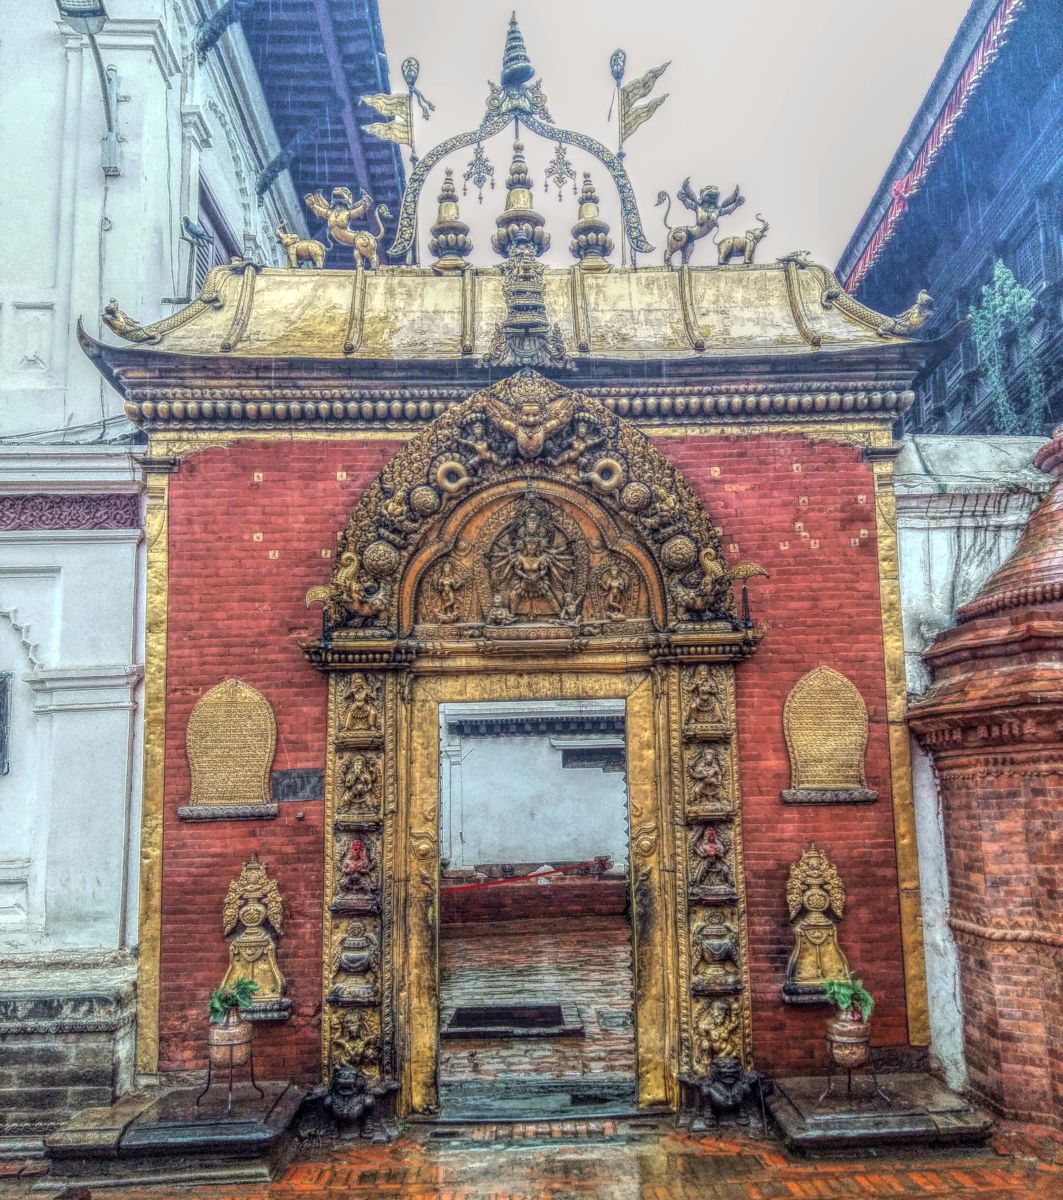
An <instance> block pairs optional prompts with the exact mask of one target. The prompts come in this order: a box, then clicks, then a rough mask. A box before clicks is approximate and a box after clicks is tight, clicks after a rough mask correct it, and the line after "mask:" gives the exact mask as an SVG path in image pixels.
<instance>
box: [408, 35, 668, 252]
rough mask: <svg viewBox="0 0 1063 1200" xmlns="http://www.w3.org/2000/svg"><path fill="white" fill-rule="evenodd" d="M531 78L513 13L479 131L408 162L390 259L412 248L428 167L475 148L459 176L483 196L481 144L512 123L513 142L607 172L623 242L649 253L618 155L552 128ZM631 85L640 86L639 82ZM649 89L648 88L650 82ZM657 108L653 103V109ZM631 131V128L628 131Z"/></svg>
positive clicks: (487, 172) (539, 87)
mask: <svg viewBox="0 0 1063 1200" xmlns="http://www.w3.org/2000/svg"><path fill="white" fill-rule="evenodd" d="M666 65H667V64H666ZM662 70H663V68H655V69H654V71H653V72H650V74H651V75H653V76H654V79H656V78H657V76H658V75H659V74H660V72H661V71H662ZM534 76H535V69H534V67H533V66H532V64H531V59H530V58H529V56H528V50H527V47H526V45H525V43H524V36H523V34H522V33H521V30H520V26H519V24H518V22H517V17H516V14H515V13H514V14H513V16H512V17H510V20H509V25H508V27H507V30H506V43H505V48H504V51H503V54H502V71H501V74H500V80H501V82H500V83H489V85H488V86H489V88H490V93H489V95H488V97H487V103H486V110H485V112H484V116H483V119H482V121H481V122H480V125H479V127H478V128H476V129H471V130H468V131H467V132H465V133H459V134H455V135H454V136H453V137H449V138H445V139H444V140H443V141H442V142H440V143H439V145H438V146H435V147H433V148H432V149H431V150H429V151H428V152H427V153H426V154H425V155H424V156H423V157H422V158H420V159H418V160H417V161H416V162H413V163H411V171H410V176H409V179H408V180H407V183H406V190H405V192H404V193H403V197H402V207H401V209H400V211H399V217H398V224H397V227H396V231H395V239H394V241H393V242H392V244H391V246H390V247H389V248H388V255H389V257H390V258H392V259H393V260H398V259H401V258H403V257H404V256H405V255H406V254H407V253H408V252H409V251H410V250H411V249H412V247H413V244H414V241H415V240H416V236H417V205H418V201H419V200H420V196H421V191H422V189H423V187H424V184H425V182H426V180H427V178H428V176H429V174H430V173H431V171H432V170H433V168H435V167H436V166H438V165H439V164H440V163H441V162H442V160H443V159H445V158H446V157H447V156H448V155H450V154H453V153H454V152H455V151H457V150H463V149H464V148H465V147H467V146H475V147H476V153H475V155H474V158H473V161H472V163H471V164H470V166H469V169H468V170H467V171H466V172H465V175H464V178H465V180H466V182H469V181H471V182H472V183H473V185H474V186H475V187H476V188H477V189H478V190H479V192H480V193H481V196H482V192H483V184H484V183H485V182H487V180H488V179H489V178H490V177H491V175H492V171H491V170H490V169H488V168H489V167H490V164H489V163H487V159H486V156H485V154H484V152H483V143H484V142H485V141H487V140H488V139H489V138H492V137H494V136H495V135H496V134H499V133H501V132H503V130H505V129H506V127H507V126H508V125H509V124H510V122H511V121H512V122H513V124H514V127H515V137H516V139H517V140H518V141H519V140H520V137H521V134H522V133H524V132H528V133H533V134H535V135H536V136H537V137H541V138H543V139H544V140H546V141H549V142H553V143H555V144H556V145H560V146H561V147H565V146H572V147H575V148H576V149H578V150H583V151H584V152H585V153H587V154H590V155H592V156H593V157H594V158H596V159H597V160H598V161H599V162H600V163H601V164H602V165H603V166H604V167H605V169H606V170H607V171H608V172H609V175H610V177H611V178H612V180H613V184H614V185H615V187H616V190H617V194H618V196H619V199H620V211H621V216H622V218H623V226H624V238H625V243H626V244H627V245H629V246H630V247H631V249H632V251H634V252H637V253H642V254H648V253H649V252H650V251H651V250H653V246H652V245H651V244H650V242H648V241H647V240H646V235H645V233H644V232H643V228H642V218H641V217H640V215H639V210H638V203H637V201H636V199H635V192H634V189H633V188H632V186H631V180H630V179H629V177H628V174H627V171H626V169H625V168H624V164H623V161H622V159H621V157H620V156H619V155H617V154H615V153H614V152H613V151H612V150H610V149H608V147H606V146H604V145H603V144H602V143H601V142H599V141H598V140H597V139H595V138H592V137H588V136H587V135H586V134H583V133H579V132H576V131H574V130H570V129H564V128H562V127H561V126H559V125H556V124H555V123H554V120H553V117H552V116H551V115H550V111H549V109H548V107H547V102H546V95H545V94H544V92H543V90H542V84H541V81H540V80H537V79H534ZM533 79H534V82H533ZM636 82H637V83H639V84H641V83H642V81H641V80H639V81H636ZM650 86H652V82H651V84H650ZM647 90H648V89H647ZM656 107H657V106H656V104H654V108H656ZM648 115H649V114H647V116H648ZM642 119H645V118H642ZM639 123H641V121H640V122H639ZM633 131H634V126H632V128H631V130H630V132H633ZM492 182H493V180H492Z"/></svg>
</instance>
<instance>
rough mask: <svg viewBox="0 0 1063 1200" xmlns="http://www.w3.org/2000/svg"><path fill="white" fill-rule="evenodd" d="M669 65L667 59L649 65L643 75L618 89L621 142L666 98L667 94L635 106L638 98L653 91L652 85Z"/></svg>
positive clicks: (646, 119)
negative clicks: (638, 106) (660, 62)
mask: <svg viewBox="0 0 1063 1200" xmlns="http://www.w3.org/2000/svg"><path fill="white" fill-rule="evenodd" d="M670 65H671V64H670V61H669V62H666V63H663V64H662V65H661V66H659V67H651V68H650V69H649V70H648V71H647V72H646V74H645V75H640V76H639V77H638V79H632V81H631V82H630V83H626V84H624V86H623V87H622V88H621V89H620V141H621V143H623V142H624V141H626V140H627V139H628V138H629V137H630V136H631V135H632V134H633V133H634V132H635V130H636V129H638V127H639V126H640V125H641V124H643V122H645V121H648V120H649V119H650V117H652V116H653V114H654V113H655V112H656V111H657V109H659V108H660V107H661V105H662V104H663V103H664V102H665V100H667V99H668V97H667V96H660V97H658V98H657V99H656V100H651V101H650V103H649V104H644V105H643V106H642V107H641V108H636V107H635V106H636V104H637V103H638V101H639V100H643V99H645V98H646V97H647V96H648V95H649V94H650V92H652V91H653V85H654V84H655V83H656V82H657V80H658V79H660V77H661V76H662V75H663V74H664V73H665V71H667V70H668V67H669V66H670Z"/></svg>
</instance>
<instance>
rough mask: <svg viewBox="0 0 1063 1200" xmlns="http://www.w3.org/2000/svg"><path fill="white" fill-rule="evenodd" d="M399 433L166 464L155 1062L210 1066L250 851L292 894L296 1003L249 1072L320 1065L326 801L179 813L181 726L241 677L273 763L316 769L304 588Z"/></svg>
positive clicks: (319, 576) (270, 445)
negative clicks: (208, 1035)
mask: <svg viewBox="0 0 1063 1200" xmlns="http://www.w3.org/2000/svg"><path fill="white" fill-rule="evenodd" d="M397 445H398V444H397V443H396V442H395V441H388V440H378V441H374V442H363V443H351V442H329V441H320V442H298V441H293V442H288V441H284V442H280V441H271V442H255V441H247V442H241V443H238V444H236V445H234V446H231V447H229V448H227V449H218V450H209V451H205V452H204V453H202V454H197V455H194V456H193V457H191V458H189V459H187V460H185V461H184V462H183V463H182V464H181V468H180V470H179V471H177V472H176V474H174V475H173V476H172V477H171V480H170V552H169V558H170V585H169V591H170V604H169V625H168V636H167V642H168V651H167V667H166V674H167V678H166V685H167V737H166V803H165V818H164V827H163V828H164V834H163V837H164V851H163V853H164V868H163V869H164V880H163V936H162V964H161V975H162V994H161V1012H160V1054H159V1067H160V1070H163V1071H170V1070H181V1069H188V1068H191V1067H205V1066H206V1050H205V1032H204V1022H205V1020H206V1017H205V1015H204V1014H205V1005H206V1002H207V997H208V995H209V993H210V991H211V990H212V989H213V988H215V987H217V985H218V983H219V982H220V981H221V978H222V976H223V975H224V973H225V969H226V965H227V962H228V955H227V950H226V943H225V941H224V940H223V938H222V936H221V905H222V902H223V900H224V899H225V892H226V889H227V888H228V886H229V882H230V880H231V879H232V878H233V877H234V876H235V875H236V873H237V871H238V870H239V867H240V864H241V863H242V862H243V861H244V860H245V859H246V858H247V856H248V854H249V853H250V852H251V851H252V850H258V852H259V855H260V857H261V860H262V862H263V863H264V865H265V866H266V867H267V868H268V869H269V872H270V874H271V875H272V876H273V877H274V879H276V881H277V885H278V887H279V888H280V891H281V895H282V896H283V897H284V901H285V906H286V912H287V924H286V927H285V931H284V936H283V938H282V939H281V942H280V950H279V954H278V962H279V965H280V969H281V971H282V972H283V973H284V975H285V976H286V978H287V980H288V993H289V995H290V996H291V998H292V1002H293V1004H292V1016H291V1018H290V1019H289V1020H288V1021H287V1022H286V1023H284V1024H278V1025H270V1026H260V1027H259V1031H258V1032H259V1037H258V1038H257V1041H256V1047H255V1060H256V1070H257V1071H258V1074H259V1076H260V1078H264V1079H286V1078H295V1079H298V1080H303V1081H316V1079H317V1077H318V1074H319V1069H320V1068H319V1064H320V1057H321V1049H320V1026H319V1020H320V1009H321V908H322V857H323V853H324V851H323V843H322V819H321V818H322V805H321V802H320V801H307V802H305V803H299V802H293V803H284V804H282V805H281V806H280V816H279V817H278V818H277V819H276V820H273V821H224V822H213V821H210V822H187V821H181V820H179V819H178V817H177V807H178V805H181V804H187V803H188V802H189V772H188V762H187V759H186V757H185V726H186V724H187V722H188V716H189V713H190V712H191V711H192V706H193V705H194V704H195V702H196V700H197V699H198V698H199V697H200V696H201V695H202V693H203V692H204V691H206V690H207V688H209V687H212V686H213V685H214V684H216V683H218V682H219V681H220V680H222V679H225V678H227V677H229V676H237V677H238V678H240V679H242V680H244V681H245V682H246V683H249V684H252V685H253V686H254V687H256V688H258V689H259V691H261V692H262V693H263V695H264V696H265V697H266V699H267V700H268V701H269V702H270V704H271V705H272V706H273V711H274V714H275V716H276V718H277V751H276V755H275V758H274V763H273V765H274V769H275V770H286V769H289V768H296V767H316V768H318V769H322V768H323V767H324V765H325V720H326V706H327V693H328V687H327V682H326V679H325V677H324V675H322V674H319V673H318V672H317V671H315V670H313V669H312V668H311V667H310V666H309V665H308V664H307V662H306V660H305V659H304V657H303V654H302V651H301V650H300V649H299V647H298V645H297V639H298V638H301V637H306V636H308V635H311V636H312V635H313V634H314V633H317V632H320V628H321V626H320V621H321V617H320V611H321V610H320V606H318V607H315V608H314V609H312V610H310V611H309V612H308V611H307V609H306V607H305V604H304V597H305V595H306V592H307V590H308V589H309V588H311V587H313V586H314V585H315V584H320V583H322V582H324V581H325V580H327V578H328V576H329V573H330V571H331V568H332V560H331V558H329V559H326V558H324V557H323V556H322V552H323V551H326V550H327V551H329V552H330V553H331V552H332V551H333V550H334V548H335V545H336V532H337V530H339V529H342V527H343V524H344V522H345V521H346V519H347V515H348V514H349V512H350V511H351V509H352V508H353V507H354V505H355V503H356V502H357V499H358V496H359V495H360V494H361V491H362V489H363V488H364V487H365V486H366V484H367V483H368V482H369V481H370V480H371V479H372V478H373V477H374V476H375V475H376V474H377V472H378V471H379V470H380V468H381V467H382V466H383V465H384V463H385V462H386V461H387V460H388V459H389V458H390V457H391V456H392V455H393V454H394V453H395V450H396V449H397ZM256 472H258V473H261V476H262V478H261V481H256V479H255V474H256ZM342 473H346V478H345V479H338V478H337V475H339V474H342ZM299 813H303V814H304V818H303V820H301V821H300V820H298V818H297V814H299Z"/></svg>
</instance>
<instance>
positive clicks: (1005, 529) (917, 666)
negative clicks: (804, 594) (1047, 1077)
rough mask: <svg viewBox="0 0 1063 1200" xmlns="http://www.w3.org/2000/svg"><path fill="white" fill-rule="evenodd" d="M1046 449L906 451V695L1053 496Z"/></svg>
mask: <svg viewBox="0 0 1063 1200" xmlns="http://www.w3.org/2000/svg"><path fill="white" fill-rule="evenodd" d="M1041 444H1042V439H1041V438H1020V437H1016V438H1011V437H989V436H987V437H938V436H924V435H919V436H916V437H909V438H907V439H905V441H904V442H903V443H902V450H901V455H900V457H899V459H898V460H897V464H896V470H895V483H896V490H897V546H898V555H899V560H900V584H901V609H902V618H903V624H904V641H905V667H906V672H907V679H908V692H909V695H911V696H917V695H920V694H922V693H923V692H924V691H925V690H926V688H927V687H928V686H929V684H930V672H929V670H928V668H927V666H926V664H925V663H924V662H923V657H922V655H923V651H924V650H925V649H926V648H927V647H928V646H929V645H930V643H931V642H932V641H933V640H934V638H935V637H936V636H937V634H938V633H940V632H941V631H942V630H943V629H946V628H948V627H949V626H950V625H952V624H953V623H954V622H955V619H956V610H957V608H959V607H960V605H962V604H964V603H965V602H966V601H967V600H969V599H971V597H972V596H973V595H974V594H975V593H976V592H977V591H978V589H979V588H980V587H981V585H982V584H983V583H984V581H985V580H986V579H987V578H988V577H989V575H991V574H992V572H993V571H995V570H996V568H997V567H998V566H1000V564H1001V563H1002V562H1003V561H1004V560H1005V559H1006V558H1007V557H1008V555H1009V554H1010V553H1011V551H1012V550H1013V549H1014V547H1015V544H1016V542H1017V541H1018V539H1019V535H1020V534H1021V532H1022V530H1023V528H1024V526H1025V524H1026V521H1027V519H1028V518H1029V515H1030V513H1031V512H1032V511H1033V509H1034V507H1035V506H1036V504H1037V503H1038V501H1039V500H1040V498H1041V496H1043V495H1044V493H1045V492H1046V491H1047V489H1048V484H1049V482H1050V481H1049V479H1048V477H1047V476H1045V475H1042V474H1041V472H1040V471H1038V470H1036V469H1035V468H1034V467H1033V465H1032V463H1033V456H1034V453H1035V451H1036V450H1037V449H1038V447H1039V446H1040V445H1041ZM911 749H912V786H913V793H914V798H915V821H916V836H917V838H918V844H919V877H920V886H921V889H922V899H923V938H924V944H925V948H926V965H927V985H928V989H929V999H930V1032H931V1051H932V1054H933V1056H934V1058H935V1059H936V1061H937V1063H938V1065H939V1067H940V1069H941V1070H942V1072H943V1074H944V1075H945V1078H946V1081H947V1082H948V1083H949V1085H950V1086H951V1087H954V1088H962V1087H963V1086H964V1085H965V1084H966V1081H967V1068H966V1064H965V1061H964V1053H963V1013H962V1005H961V993H960V979H959V966H958V963H957V958H956V945H955V941H954V940H953V935H952V930H951V929H950V928H949V924H948V918H949V883H948V866H947V863H946V858H945V854H946V850H945V833H944V823H943V817H942V810H941V799H940V795H939V793H938V787H937V781H936V779H935V777H934V773H933V768H932V766H931V763H930V761H929V759H928V758H927V757H926V755H925V754H923V752H922V750H921V748H920V747H919V745H918V743H917V742H916V741H915V739H914V738H912V739H911Z"/></svg>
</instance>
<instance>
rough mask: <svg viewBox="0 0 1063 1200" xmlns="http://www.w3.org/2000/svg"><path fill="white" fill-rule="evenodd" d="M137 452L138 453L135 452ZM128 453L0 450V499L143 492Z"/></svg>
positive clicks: (26, 448) (66, 448) (75, 449)
mask: <svg viewBox="0 0 1063 1200" xmlns="http://www.w3.org/2000/svg"><path fill="white" fill-rule="evenodd" d="M138 452H139V451H138ZM143 487H144V482H143V473H142V471H141V469H140V464H139V462H138V461H137V459H136V457H135V456H134V452H133V451H132V450H116V449H115V448H114V447H103V446H101V447H98V448H97V447H88V446H62V445H54V444H53V445H10V444H9V445H5V446H0V495H5V494H8V495H9V494H12V493H15V494H19V495H24V494H26V493H33V492H46V493H49V494H54V493H57V492H65V493H77V494H109V493H121V492H127V493H128V492H140V491H143Z"/></svg>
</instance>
